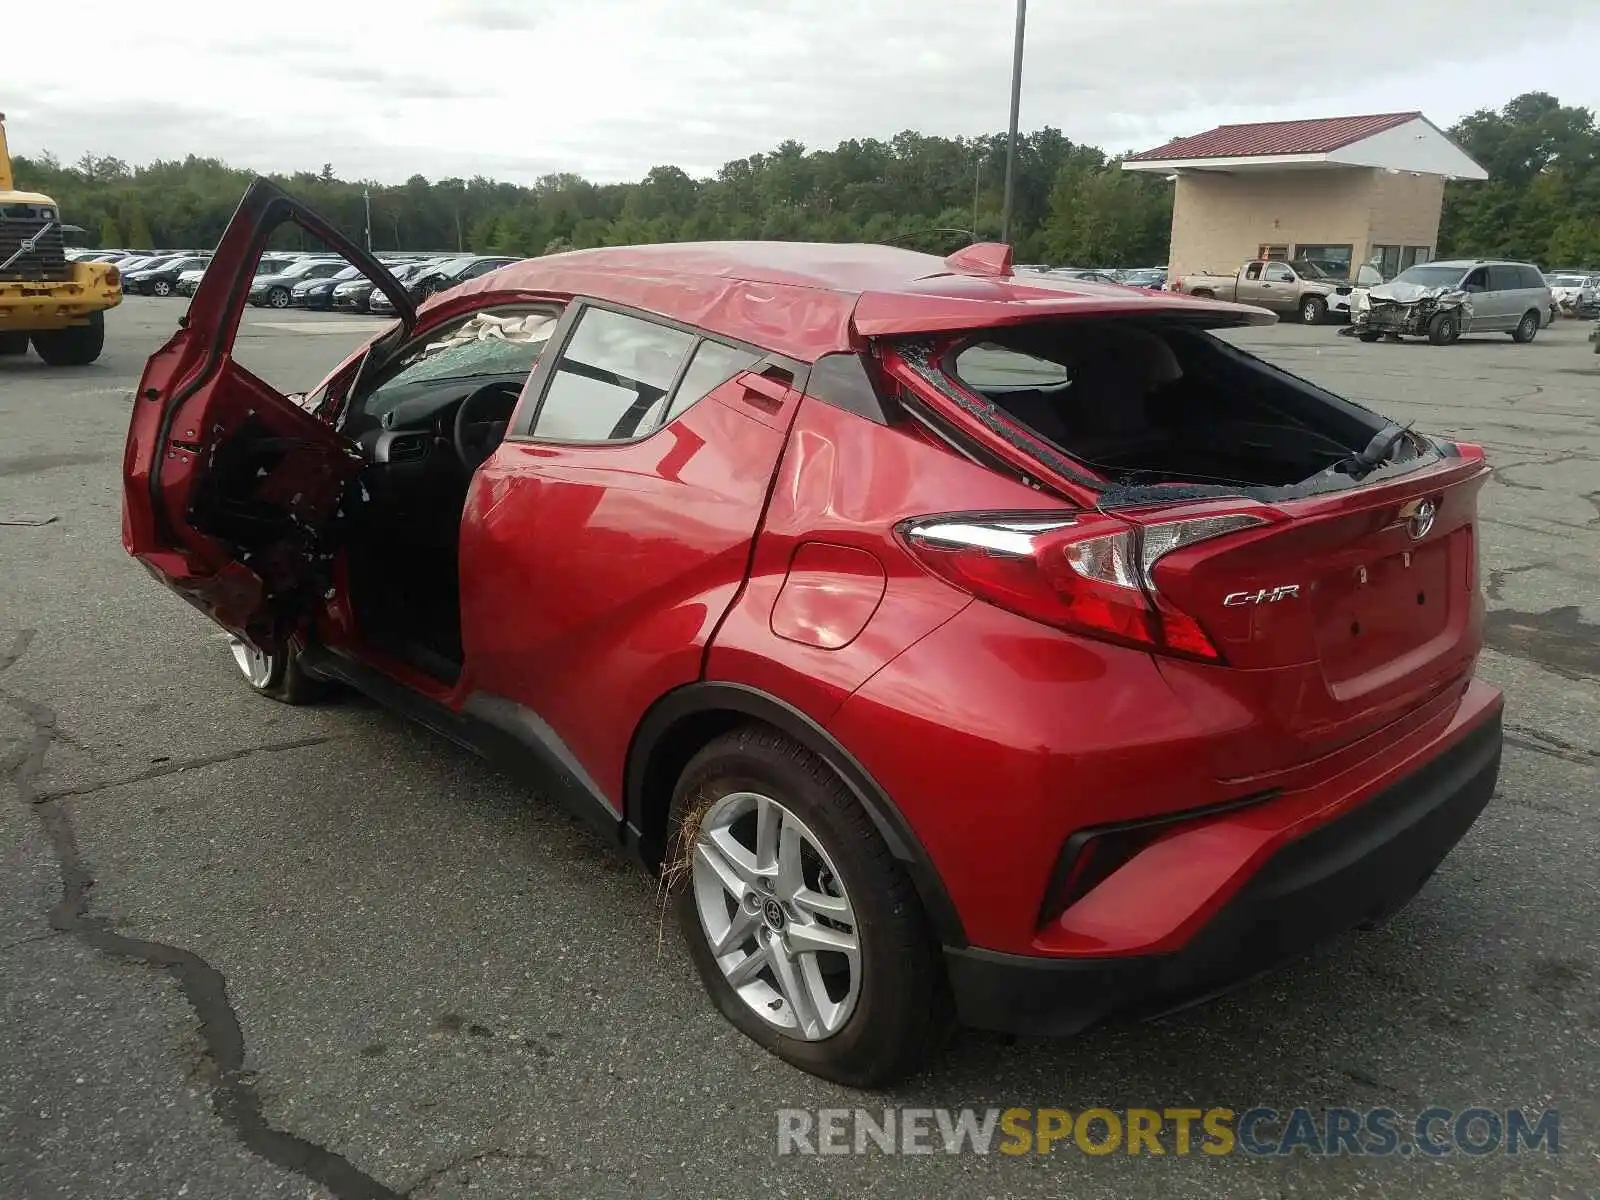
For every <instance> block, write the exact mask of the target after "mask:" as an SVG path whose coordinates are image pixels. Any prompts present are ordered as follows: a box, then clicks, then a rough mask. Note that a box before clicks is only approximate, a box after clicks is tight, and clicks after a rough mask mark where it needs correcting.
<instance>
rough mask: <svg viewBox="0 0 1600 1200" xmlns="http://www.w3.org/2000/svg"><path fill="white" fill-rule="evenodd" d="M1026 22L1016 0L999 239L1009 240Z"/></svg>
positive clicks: (1023, 1)
mask: <svg viewBox="0 0 1600 1200" xmlns="http://www.w3.org/2000/svg"><path fill="white" fill-rule="evenodd" d="M1027 24H1028V0H1017V36H1016V43H1015V45H1014V46H1013V47H1012V51H1011V128H1010V131H1009V132H1008V133H1007V135H1006V198H1005V207H1004V208H1003V209H1001V212H1000V240H1001V241H1002V242H1010V241H1011V204H1012V199H1013V195H1014V193H1015V190H1016V174H1017V117H1018V115H1019V114H1020V112H1021V109H1022V33H1023V30H1024V29H1025V28H1026V27H1027Z"/></svg>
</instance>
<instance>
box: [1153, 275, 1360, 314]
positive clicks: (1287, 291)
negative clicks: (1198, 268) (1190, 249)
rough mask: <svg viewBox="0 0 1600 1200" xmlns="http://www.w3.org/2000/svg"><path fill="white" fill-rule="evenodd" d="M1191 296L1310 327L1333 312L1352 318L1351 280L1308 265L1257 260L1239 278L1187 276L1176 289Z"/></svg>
mask: <svg viewBox="0 0 1600 1200" xmlns="http://www.w3.org/2000/svg"><path fill="white" fill-rule="evenodd" d="M1172 290H1173V291H1177V292H1185V293H1187V294H1188V295H1190V296H1209V297H1211V298H1212V299H1214V300H1237V301H1238V302H1239V303H1240V304H1256V305H1259V306H1260V307H1262V308H1270V309H1272V310H1273V311H1274V312H1277V313H1282V314H1291V313H1292V314H1294V315H1295V316H1298V317H1299V318H1300V320H1301V321H1303V322H1304V323H1305V324H1307V325H1320V324H1321V323H1322V322H1323V321H1324V320H1326V319H1327V317H1328V314H1329V313H1336V314H1338V315H1340V316H1343V317H1348V316H1349V315H1350V293H1351V292H1352V291H1353V290H1354V289H1353V287H1352V285H1351V283H1350V281H1349V280H1347V279H1335V278H1333V277H1332V276H1330V275H1327V274H1325V273H1324V272H1322V271H1321V270H1320V269H1318V268H1317V267H1316V266H1314V265H1312V264H1311V263H1308V262H1300V263H1286V262H1277V261H1265V260H1262V259H1257V260H1255V261H1254V262H1247V263H1245V264H1244V266H1242V267H1240V268H1239V271H1238V274H1236V275H1210V274H1205V273H1201V274H1198V275H1184V276H1182V277H1181V278H1179V280H1178V282H1177V285H1176V286H1175V287H1174V288H1173V289H1172Z"/></svg>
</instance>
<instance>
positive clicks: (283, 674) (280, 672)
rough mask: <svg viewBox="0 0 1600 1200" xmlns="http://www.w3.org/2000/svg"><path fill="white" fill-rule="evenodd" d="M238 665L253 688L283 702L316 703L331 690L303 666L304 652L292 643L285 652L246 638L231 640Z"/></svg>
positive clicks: (263, 694) (233, 638)
mask: <svg viewBox="0 0 1600 1200" xmlns="http://www.w3.org/2000/svg"><path fill="white" fill-rule="evenodd" d="M228 644H229V647H230V648H231V649H232V651H233V661H234V665H235V666H237V667H238V668H239V673H240V674H241V675H243V676H244V680H245V682H246V683H248V684H249V685H250V690H251V691H253V692H256V693H257V694H259V695H262V696H265V697H267V698H268V699H269V700H277V701H278V702H279V703H282V704H312V703H315V702H316V701H318V700H320V699H322V697H323V696H324V695H325V694H326V693H327V685H326V684H325V683H323V681H322V680H320V679H313V678H312V677H311V676H310V675H307V674H306V673H305V671H304V669H302V668H301V666H300V655H299V652H298V651H297V650H296V649H295V646H294V644H293V643H292V642H291V643H290V644H289V645H288V646H287V647H285V649H284V650H283V651H282V652H281V653H277V654H274V653H269V652H268V651H266V650H262V649H259V648H258V647H256V646H254V645H252V644H251V643H249V642H247V641H245V640H244V639H243V638H237V637H232V638H229V639H228Z"/></svg>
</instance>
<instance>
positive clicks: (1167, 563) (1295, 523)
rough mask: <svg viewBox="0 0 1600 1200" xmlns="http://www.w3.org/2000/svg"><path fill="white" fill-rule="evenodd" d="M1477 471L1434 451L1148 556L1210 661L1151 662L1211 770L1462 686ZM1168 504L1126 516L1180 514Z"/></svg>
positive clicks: (1314, 753) (1321, 744)
mask: <svg viewBox="0 0 1600 1200" xmlns="http://www.w3.org/2000/svg"><path fill="white" fill-rule="evenodd" d="M1487 475H1488V471H1487V469H1486V467H1485V466H1484V464H1483V462H1482V461H1481V459H1478V458H1475V457H1474V458H1462V457H1451V458H1446V459H1444V460H1442V461H1441V462H1440V463H1438V464H1436V465H1434V466H1432V467H1428V468H1422V469H1419V470H1417V471H1416V472H1414V473H1412V474H1411V475H1409V476H1406V477H1405V478H1403V479H1401V480H1397V481H1394V482H1392V483H1388V484H1384V485H1372V486H1367V487H1357V488H1352V489H1350V490H1348V491H1344V492H1340V493H1338V494H1336V495H1333V496H1327V497H1320V498H1316V499H1306V500H1298V501H1292V502H1287V503H1282V504H1278V505H1271V506H1265V507H1264V508H1262V509H1261V510H1258V514H1259V515H1262V516H1266V517H1269V518H1270V519H1269V523H1267V524H1263V525H1260V526H1257V527H1254V528H1249V529H1244V530H1240V531H1237V532H1232V533H1229V534H1227V535H1225V536H1222V537H1217V538H1214V539H1210V540H1207V541H1204V542H1201V543H1199V544H1197V545H1194V546H1191V547H1188V548H1186V549H1180V550H1177V551H1174V552H1172V553H1170V554H1167V555H1164V556H1163V557H1161V558H1160V559H1159V560H1158V561H1157V562H1156V564H1155V566H1154V568H1153V570H1152V571H1151V572H1150V577H1151V580H1152V582H1153V584H1154V588H1155V590H1156V592H1157V593H1158V594H1159V595H1160V596H1161V597H1163V598H1164V599H1166V600H1167V601H1169V602H1171V603H1172V604H1173V605H1175V606H1176V607H1177V608H1179V609H1180V610H1182V611H1183V612H1185V613H1188V614H1189V615H1190V616H1192V617H1193V618H1194V619H1195V620H1196V621H1197V622H1198V623H1199V624H1200V626H1201V627H1202V628H1203V629H1205V631H1206V632H1207V633H1208V634H1209V635H1210V638H1211V640H1212V642H1213V644H1214V645H1215V646H1216V648H1217V651H1218V654H1219V656H1220V662H1219V663H1200V662H1194V661H1185V660H1181V659H1175V658H1170V657H1158V659H1157V661H1158V663H1159V665H1160V668H1161V670H1162V673H1163V674H1164V675H1165V677H1166V678H1167V679H1168V681H1169V682H1170V683H1171V685H1172V687H1173V688H1174V690H1175V691H1177V692H1178V694H1180V695H1181V696H1183V697H1184V698H1185V699H1186V700H1187V701H1189V704H1190V707H1191V709H1192V711H1194V712H1195V714H1196V716H1197V718H1199V719H1200V720H1202V721H1203V722H1204V723H1205V724H1206V725H1207V727H1208V729H1209V732H1210V734H1211V737H1210V738H1209V739H1208V745H1209V747H1210V753H1211V756H1212V763H1213V768H1214V770H1215V772H1216V774H1217V776H1218V777H1219V778H1224V779H1237V778H1245V777H1249V776H1255V775H1262V774H1267V773H1270V772H1274V771H1279V770H1282V769H1284V768H1287V767H1291V766H1294V765H1297V764H1299V763H1302V762H1306V761H1309V760H1312V759H1316V758H1319V757H1321V756H1323V755H1325V754H1329V753H1332V752H1334V751H1336V750H1338V749H1340V748H1341V747H1343V746H1346V745H1348V744H1350V743H1352V742H1355V741H1357V740H1359V739H1361V738H1363V737H1367V736H1369V735H1372V734H1374V733H1376V732H1377V731H1379V730H1381V729H1383V728H1385V727H1388V726H1390V725H1392V724H1393V723H1395V722H1397V721H1399V720H1400V718H1403V717H1405V716H1406V715H1407V714H1409V713H1414V712H1417V711H1418V710H1419V709H1424V708H1426V707H1427V706H1428V705H1429V704H1430V702H1435V701H1437V702H1440V703H1445V702H1448V700H1449V699H1450V697H1452V696H1454V695H1458V694H1459V693H1460V691H1461V690H1462V689H1463V688H1464V687H1465V685H1466V682H1467V679H1468V677H1469V676H1470V674H1471V671H1472V667H1473V663H1474V662H1475V660H1476V658H1477V654H1478V651H1479V649H1480V647H1481V644H1482V620H1483V613H1482V600H1481V598H1480V595H1479V590H1478V584H1477V564H1476V547H1475V544H1474V538H1475V529H1474V523H1475V514H1476V509H1477V494H1478V490H1479V489H1480V488H1481V487H1482V485H1483V482H1484V480H1485V478H1486V477H1487ZM1182 509H1183V506H1177V507H1176V508H1171V509H1166V510H1155V511H1152V512H1148V513H1142V514H1139V515H1138V516H1137V517H1135V518H1134V520H1135V522H1136V523H1138V524H1141V525H1145V524H1147V523H1149V522H1151V521H1157V520H1158V521H1162V522H1166V521H1171V520H1173V519H1175V518H1180V517H1184V516H1188V515H1191V514H1189V513H1186V512H1184V511H1182ZM1234 511H1239V510H1238V509H1237V508H1235V509H1234Z"/></svg>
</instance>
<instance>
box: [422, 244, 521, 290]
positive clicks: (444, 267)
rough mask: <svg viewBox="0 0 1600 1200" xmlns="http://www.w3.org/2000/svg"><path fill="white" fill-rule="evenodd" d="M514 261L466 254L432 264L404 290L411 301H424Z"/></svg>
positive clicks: (493, 256) (497, 256)
mask: <svg viewBox="0 0 1600 1200" xmlns="http://www.w3.org/2000/svg"><path fill="white" fill-rule="evenodd" d="M516 261H517V260H516V259H515V258H508V257H505V256H503V255H489V254H467V255H463V256H462V257H460V258H447V259H445V260H443V261H442V262H436V263H434V265H433V269H432V270H429V271H423V272H419V273H418V274H417V275H416V276H415V277H414V278H413V279H412V281H411V282H410V283H408V284H407V285H406V290H407V291H408V292H409V293H410V294H411V296H412V298H413V299H416V300H426V299H427V298H428V297H429V296H433V295H436V294H438V293H439V292H447V291H449V290H450V289H451V288H453V287H455V286H456V284H458V283H465V282H466V281H467V280H469V279H476V278H477V277H478V276H480V275H487V274H488V273H489V272H490V271H495V270H499V269H500V268H501V267H505V266H510V265H511V264H512V263H514V262H516Z"/></svg>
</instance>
